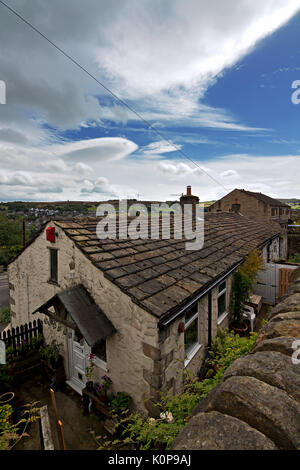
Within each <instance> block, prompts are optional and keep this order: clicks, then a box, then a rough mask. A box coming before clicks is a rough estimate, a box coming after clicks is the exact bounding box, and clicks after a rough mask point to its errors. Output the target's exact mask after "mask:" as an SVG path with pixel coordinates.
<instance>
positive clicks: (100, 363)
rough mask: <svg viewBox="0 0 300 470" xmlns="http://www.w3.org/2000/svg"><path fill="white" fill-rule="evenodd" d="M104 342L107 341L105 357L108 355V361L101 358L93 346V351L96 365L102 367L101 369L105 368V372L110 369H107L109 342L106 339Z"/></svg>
mask: <svg viewBox="0 0 300 470" xmlns="http://www.w3.org/2000/svg"><path fill="white" fill-rule="evenodd" d="M103 341H104V343H105V357H106V361H104V359H101V357H99V356H97V352H95V351H94V348H91V352H92V354H94V355H95V357H94V359H93V362H94V363H95V364H96V366H98V367H100V368H101V369H103V370H104V371H105V372H107V371H108V369H107V344H106V339H104V340H103Z"/></svg>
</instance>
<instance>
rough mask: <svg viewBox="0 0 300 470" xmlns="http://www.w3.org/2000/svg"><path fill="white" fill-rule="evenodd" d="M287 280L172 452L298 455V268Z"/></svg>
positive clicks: (299, 428)
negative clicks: (247, 348) (248, 347)
mask: <svg viewBox="0 0 300 470" xmlns="http://www.w3.org/2000/svg"><path fill="white" fill-rule="evenodd" d="M291 281H292V282H291V284H290V286H289V288H288V290H287V291H286V293H285V294H284V296H282V297H281V299H280V302H279V303H278V304H277V305H276V307H274V308H273V310H272V313H271V318H270V320H269V321H268V323H266V324H265V325H264V326H263V328H262V329H261V330H260V332H259V336H258V338H257V341H256V343H255V345H254V347H253V350H252V352H251V354H249V355H247V356H244V357H242V358H239V359H237V360H236V361H234V362H233V364H231V366H230V367H229V368H228V369H227V371H226V372H225V374H224V377H223V379H222V382H221V383H220V384H219V385H218V386H217V387H216V388H215V389H214V390H212V392H211V393H210V394H209V395H208V396H207V397H206V398H205V399H203V400H202V402H201V403H200V404H199V405H198V406H197V407H196V408H195V409H194V411H193V413H192V417H191V419H190V421H189V423H188V424H187V425H186V426H185V428H184V429H183V430H182V431H181V432H180V434H179V435H178V436H177V438H176V439H175V440H174V442H173V446H172V449H175V450H274V449H282V450H295V449H297V450H300V364H293V362H292V354H293V353H294V349H293V348H292V344H293V342H294V341H295V340H300V268H298V269H296V270H295V271H294V273H293V274H292V279H291ZM298 349H300V341H299V345H298ZM295 355H296V356H297V354H295ZM299 358H300V354H299Z"/></svg>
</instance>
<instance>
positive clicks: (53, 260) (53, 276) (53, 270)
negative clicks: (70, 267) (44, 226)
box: [50, 248, 57, 282]
mask: <svg viewBox="0 0 300 470" xmlns="http://www.w3.org/2000/svg"><path fill="white" fill-rule="evenodd" d="M50 281H52V282H57V250H55V249H53V248H51V249H50Z"/></svg>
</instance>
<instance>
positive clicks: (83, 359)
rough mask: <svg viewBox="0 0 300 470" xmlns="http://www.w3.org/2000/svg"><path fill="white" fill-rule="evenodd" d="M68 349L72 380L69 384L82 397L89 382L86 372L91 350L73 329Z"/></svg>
mask: <svg viewBox="0 0 300 470" xmlns="http://www.w3.org/2000/svg"><path fill="white" fill-rule="evenodd" d="M68 347H69V375H70V379H69V380H68V381H67V383H68V384H69V385H70V386H71V387H72V388H73V389H74V390H76V392H78V393H80V395H81V394H82V389H83V388H84V387H85V384H86V382H87V379H86V375H85V371H86V367H87V365H88V360H89V355H90V353H91V349H90V347H89V346H88V344H87V343H86V341H85V340H84V338H83V337H80V336H79V335H78V334H77V333H76V332H75V331H74V330H72V329H71V328H69V330H68Z"/></svg>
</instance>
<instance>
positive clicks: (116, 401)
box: [111, 392, 131, 414]
mask: <svg viewBox="0 0 300 470" xmlns="http://www.w3.org/2000/svg"><path fill="white" fill-rule="evenodd" d="M130 403H131V396H130V395H127V393H124V392H118V393H117V395H116V396H115V397H114V398H113V399H112V401H111V406H112V409H113V410H114V412H115V413H117V414H124V413H125V412H126V411H128V410H129V406H130Z"/></svg>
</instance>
